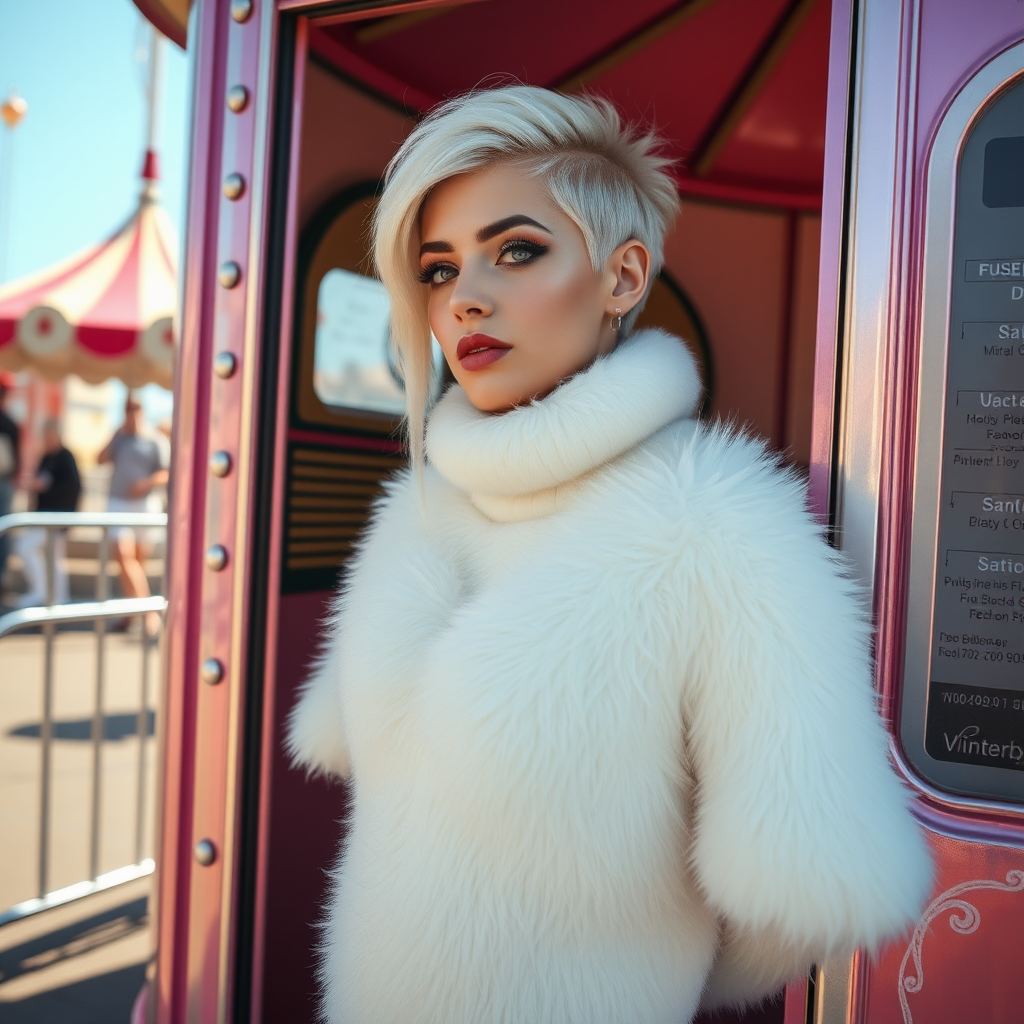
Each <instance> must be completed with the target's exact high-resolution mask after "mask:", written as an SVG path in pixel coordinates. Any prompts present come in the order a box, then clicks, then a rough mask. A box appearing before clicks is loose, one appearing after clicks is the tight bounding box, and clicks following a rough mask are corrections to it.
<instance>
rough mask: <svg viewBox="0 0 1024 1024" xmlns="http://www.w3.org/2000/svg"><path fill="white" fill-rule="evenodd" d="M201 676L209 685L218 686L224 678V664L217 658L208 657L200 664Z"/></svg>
mask: <svg viewBox="0 0 1024 1024" xmlns="http://www.w3.org/2000/svg"><path fill="white" fill-rule="evenodd" d="M199 678H200V679H202V681H203V682H204V683H206V685H207V686H216V685H217V684H218V683H219V682H220V681H221V680H222V679H223V678H224V666H223V665H222V664H221V663H220V662H219V661H218V660H217V659H216V658H207V659H206V661H204V662H203V663H202V665H200V666H199Z"/></svg>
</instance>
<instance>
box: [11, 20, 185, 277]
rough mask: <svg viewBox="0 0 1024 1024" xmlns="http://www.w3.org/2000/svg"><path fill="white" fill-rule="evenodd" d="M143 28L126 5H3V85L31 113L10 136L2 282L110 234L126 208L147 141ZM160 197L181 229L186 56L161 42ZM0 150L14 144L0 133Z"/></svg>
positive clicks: (134, 190) (132, 200)
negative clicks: (8, 208) (10, 168)
mask: <svg viewBox="0 0 1024 1024" xmlns="http://www.w3.org/2000/svg"><path fill="white" fill-rule="evenodd" d="M147 30H148V24H147V23H146V22H145V20H144V19H143V18H142V16H141V15H140V14H139V12H138V10H137V8H136V7H135V5H134V4H132V3H131V2H130V0H0V92H2V93H3V94H4V95H6V93H7V90H8V88H9V87H10V86H17V87H18V90H19V92H20V93H21V95H22V96H23V97H24V98H25V99H26V100H27V101H28V105H29V109H28V114H27V115H26V117H25V119H24V120H23V121H22V122H21V124H20V125H19V126H18V127H17V128H16V129H15V131H14V133H13V144H14V152H13V160H12V163H13V174H12V182H11V186H12V188H11V192H12V194H13V202H12V204H11V206H12V209H11V211H10V215H9V217H8V218H7V222H8V224H9V226H10V235H9V237H8V239H7V275H6V277H7V280H11V279H13V278H16V277H20V276H21V275H23V274H26V273H28V272H30V271H33V270H38V269H40V268H41V267H45V266H46V265H48V264H50V263H53V262H55V261H56V260H59V259H61V258H63V257H65V256H68V255H70V254H71V253H73V252H75V251H77V250H78V249H82V248H84V247H85V246H87V245H91V244H92V243H94V242H97V241H99V240H100V239H101V238H104V237H105V236H106V235H108V234H110V233H111V232H113V231H114V230H116V228H117V227H118V226H119V225H120V224H121V222H122V221H123V220H125V219H126V218H127V217H128V216H129V215H130V213H131V211H132V209H133V207H134V205H135V201H136V197H137V195H138V189H139V170H140V168H141V164H142V153H143V149H144V146H145V94H144V90H143V85H144V82H145V75H146V65H145V63H144V62H140V61H139V60H138V59H137V57H136V51H137V50H138V49H139V47H140V46H142V47H143V48H144V47H145V46H146V44H147V42H148V40H147V36H146V31H147ZM164 52H165V55H166V60H165V70H166V74H165V86H164V104H163V107H164V110H163V126H162V131H161V139H160V142H161V150H162V152H161V156H162V158H163V159H162V176H163V182H162V198H163V203H164V206H165V207H166V208H167V211H168V212H169V213H170V215H171V218H172V219H173V221H174V222H175V224H176V225H177V226H178V230H179V234H181V233H182V232H183V228H184V206H185V198H184V189H185V151H186V119H187V109H186V108H187V100H188V62H187V59H186V56H185V54H184V53H183V52H182V51H181V50H179V49H178V48H177V47H176V46H174V44H173V43H165V44H164ZM2 134H3V136H4V138H3V143H2V144H3V145H7V144H10V143H11V141H12V138H11V133H9V132H8V131H7V130H6V129H3V132H2Z"/></svg>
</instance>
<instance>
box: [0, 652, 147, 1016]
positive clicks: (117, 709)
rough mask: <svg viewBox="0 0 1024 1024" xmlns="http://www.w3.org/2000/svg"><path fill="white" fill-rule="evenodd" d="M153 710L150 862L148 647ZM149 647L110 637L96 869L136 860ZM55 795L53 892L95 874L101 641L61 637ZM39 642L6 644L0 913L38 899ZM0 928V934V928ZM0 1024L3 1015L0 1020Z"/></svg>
mask: <svg viewBox="0 0 1024 1024" xmlns="http://www.w3.org/2000/svg"><path fill="white" fill-rule="evenodd" d="M147 657H148V659H149V666H150V682H149V694H148V699H147V701H146V704H147V708H148V713H147V716H146V718H147V721H146V732H147V733H149V735H148V736H146V737H145V738H144V740H143V743H144V756H143V766H144V786H145V790H146V800H145V808H144V821H143V850H142V853H143V856H144V857H145V856H152V839H151V833H152V812H153V806H152V805H153V801H152V793H153V782H154V771H155V768H156V749H155V748H156V742H155V739H154V738H153V736H152V732H153V713H152V709H153V706H154V699H155V694H156V687H157V674H158V671H159V663H158V657H157V652H156V650H155V648H153V647H152V646H151V645H150V646H149V647H148V654H147ZM142 658H143V644H142V642H141V639H140V637H139V636H138V635H137V634H135V635H132V634H128V635H125V634H114V635H112V636H108V637H107V640H106V671H105V673H104V702H103V705H104V712H105V714H104V720H105V735H106V739H105V741H104V743H103V745H102V747H103V749H102V779H103V783H102V786H101V791H100V803H101V842H100V864H99V870H100V872H101V873H102V872H104V871H110V870H112V869H114V868H118V867H122V866H124V865H126V864H131V863H133V862H134V861H135V859H136V857H135V830H136V819H137V815H136V792H137V790H136V785H137V779H138V764H139V736H138V729H137V715H138V711H139V708H140V703H141V701H142V694H141V690H140V680H141V675H142V672H141V669H142ZM54 669H55V671H54V680H55V686H54V723H55V724H54V735H55V740H54V743H53V762H52V763H53V768H52V772H53V776H52V777H53V793H52V797H51V807H52V815H51V819H50V821H51V825H50V827H51V851H50V858H49V886H48V887H49V888H50V889H58V888H61V887H62V886H65V885H70V884H71V883H73V882H78V881H81V880H83V879H86V878H88V877H89V826H90V821H91V810H92V798H91V791H92V787H91V780H92V757H93V747H92V742H91V739H90V730H91V720H92V715H93V709H94V708H95V699H96V638H95V636H94V635H93V634H92V633H89V632H61V633H58V634H57V637H56V641H55V657H54ZM42 676H43V638H42V637H41V636H40V635H38V634H37V635H27V636H26V635H12V636H7V637H4V638H3V639H0V822H3V823H4V827H3V830H2V833H0V912H3V911H4V910H5V909H6V908H7V907H9V906H11V905H13V904H15V903H19V902H21V901H22V900H26V899H30V898H32V897H34V896H37V895H39V893H38V858H39V808H40V768H41V751H40V747H41V744H40V740H39V725H40V718H41V711H42ZM0 930H2V929H0ZM0 1018H3V1019H5V1020H6V1018H4V1016H3V1014H0Z"/></svg>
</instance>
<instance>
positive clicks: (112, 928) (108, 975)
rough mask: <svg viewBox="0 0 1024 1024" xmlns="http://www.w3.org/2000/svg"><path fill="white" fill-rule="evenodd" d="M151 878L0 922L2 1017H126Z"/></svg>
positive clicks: (80, 1021)
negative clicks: (51, 908) (27, 915)
mask: <svg viewBox="0 0 1024 1024" xmlns="http://www.w3.org/2000/svg"><path fill="white" fill-rule="evenodd" d="M149 889H150V879H149V878H142V879H138V880H137V881H135V882H129V883H127V884H125V885H121V886H118V887H117V888H115V889H110V890H107V891H106V892H104V893H100V894H98V895H96V896H90V897H88V898H87V899H83V900H78V901H76V902H75V903H71V904H68V905H67V906H64V907H58V908H56V909H54V910H48V911H45V912H44V913H42V914H37V915H35V916H33V917H30V918H26V919H25V920H23V921H17V922H14V923H12V924H8V925H4V926H3V927H2V928H0V1020H2V1021H3V1022H4V1024H128V1021H129V1016H130V1013H131V1008H132V1004H133V1003H134V1001H135V997H136V996H137V995H138V992H139V989H140V988H141V987H142V984H143V981H144V979H145V974H146V964H147V962H148V961H149V959H150V956H151V952H152V951H151V945H150V930H149V918H148V916H147V906H148V897H149Z"/></svg>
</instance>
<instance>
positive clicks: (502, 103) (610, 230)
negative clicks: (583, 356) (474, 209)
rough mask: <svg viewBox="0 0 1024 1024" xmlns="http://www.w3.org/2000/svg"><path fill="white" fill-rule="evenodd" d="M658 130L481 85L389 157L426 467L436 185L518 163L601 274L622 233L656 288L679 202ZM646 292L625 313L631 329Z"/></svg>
mask: <svg viewBox="0 0 1024 1024" xmlns="http://www.w3.org/2000/svg"><path fill="white" fill-rule="evenodd" d="M660 149H661V140H660V139H659V138H658V137H657V136H656V135H655V134H654V132H653V131H651V130H649V129H646V128H644V127H642V126H639V125H635V124H626V123H624V122H623V120H622V118H621V117H620V115H619V113H618V111H617V110H616V109H615V107H614V106H612V104H611V103H609V102H608V101H607V100H603V99H598V98H596V97H589V96H564V95H562V94H560V93H557V92H552V91H550V90H548V89H539V88H536V87H533V86H526V85H513V86H506V87H504V88H500V89H493V90H478V91H474V92H469V93H466V94H464V95H462V96H458V97H456V98H455V99H452V100H448V101H447V102H445V103H442V104H440V105H439V106H437V107H435V108H434V109H433V110H432V111H431V112H430V113H429V114H428V115H427V116H426V117H425V118H424V119H423V120H422V121H421V122H420V123H419V124H418V125H417V126H416V128H415V129H414V130H413V131H412V133H411V134H410V135H409V137H408V138H407V139H406V140H405V142H404V143H403V144H402V146H401V148H400V149H399V150H398V152H397V153H396V154H395V156H394V157H393V159H392V160H391V162H390V163H389V164H388V168H387V171H386V172H385V176H384V189H383V192H382V194H381V198H380V201H379V202H378V204H377V208H376V211H375V213H374V217H373V228H372V233H373V253H374V259H375V262H376V266H377V272H378V274H379V275H380V279H381V281H383V283H384V285H385V287H386V288H387V290H388V293H389V295H390V296H391V339H392V345H393V346H394V350H395V358H396V362H397V364H398V368H399V371H400V373H401V374H402V376H403V378H404V381H405V396H406V409H407V424H408V430H409V448H410V454H411V456H412V460H413V465H414V466H415V467H417V469H418V468H419V467H420V466H422V464H423V431H424V423H425V419H426V413H427V404H428V401H429V397H430V382H431V377H432V373H433V367H432V356H431V347H430V327H429V324H428V323H427V312H426V307H427V290H426V287H425V286H424V285H423V284H421V283H420V281H419V248H420V243H421V239H420V230H419V219H420V218H419V215H420V209H421V207H422V205H423V202H424V200H425V199H426V197H427V196H428V195H429V193H430V191H431V189H433V188H435V187H436V186H437V185H439V184H440V183H441V182H443V181H447V180H448V179H449V178H453V177H455V176H457V175H459V174H466V173H468V172H471V171H476V170H481V169H483V168H485V167H489V166H491V165H493V164H496V163H502V162H505V161H510V160H511V161H516V162H517V163H521V164H522V166H523V168H524V170H525V171H526V172H527V173H531V174H534V175H536V176H537V177H538V178H541V179H542V180H543V181H544V183H545V185H546V186H547V188H548V190H549V192H550V195H551V198H552V200H553V201H554V203H555V204H556V205H557V206H558V207H559V209H561V210H562V211H563V212H564V213H565V214H566V215H567V216H568V217H569V218H570V219H571V220H572V221H574V222H575V224H576V225H577V226H578V227H579V229H580V231H581V232H582V233H583V237H584V239H585V240H586V245H587V251H588V253H589V255H590V260H591V263H592V264H593V266H594V270H595V271H598V272H599V271H600V270H602V269H603V268H604V265H605V263H606V261H607V260H608V257H609V256H610V255H611V254H612V253H613V252H614V251H615V249H617V248H618V247H619V246H620V245H622V243H623V242H627V241H630V240H633V239H635V240H636V241H638V242H642V243H643V244H644V245H645V246H646V247H647V248H648V250H649V251H650V254H651V261H652V265H651V276H650V282H649V283H648V292H649V291H650V287H651V285H652V284H653V282H654V279H655V277H656V276H657V274H658V272H659V271H660V270H661V267H662V264H663V262H664V255H663V247H664V239H665V233H666V231H667V230H668V227H669V225H670V224H671V222H672V220H673V218H674V217H675V215H676V213H677V212H678V210H679V196H678V191H677V189H676V185H675V181H674V179H673V176H672V174H671V172H670V170H669V168H670V166H671V164H672V161H671V160H670V159H669V158H668V157H666V156H664V155H661V154H660V153H659V150H660ZM646 299H647V295H646V294H645V295H644V298H643V300H642V301H641V302H639V303H638V304H637V305H636V306H635V307H634V308H633V309H632V310H630V312H629V313H628V314H627V315H625V316H623V318H622V326H621V331H622V335H623V336H625V335H627V334H628V333H629V331H630V330H631V328H632V327H633V324H634V323H635V322H636V319H637V317H638V316H639V315H640V311H641V309H642V308H643V305H644V302H645V301H646Z"/></svg>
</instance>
